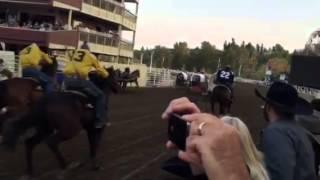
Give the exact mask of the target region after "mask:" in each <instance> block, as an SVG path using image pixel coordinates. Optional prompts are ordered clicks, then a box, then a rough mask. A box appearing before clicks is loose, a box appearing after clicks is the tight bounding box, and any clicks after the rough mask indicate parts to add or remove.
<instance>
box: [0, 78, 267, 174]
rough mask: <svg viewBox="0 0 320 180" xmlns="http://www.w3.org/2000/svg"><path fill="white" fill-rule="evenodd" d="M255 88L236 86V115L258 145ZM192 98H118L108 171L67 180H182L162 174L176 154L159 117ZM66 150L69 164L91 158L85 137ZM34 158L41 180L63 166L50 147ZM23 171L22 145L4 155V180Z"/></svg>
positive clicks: (159, 94) (106, 153)
mask: <svg viewBox="0 0 320 180" xmlns="http://www.w3.org/2000/svg"><path fill="white" fill-rule="evenodd" d="M253 90H254V86H253V85H248V84H237V85H236V88H235V102H234V104H233V107H232V114H233V115H234V116H239V117H241V119H243V120H244V121H245V122H246V124H247V125H248V126H249V128H250V130H251V133H252V134H253V136H254V139H255V141H256V142H258V141H259V131H260V130H261V129H262V128H263V127H264V125H265V122H264V120H263V117H262V111H261V109H260V108H259V107H260V105H261V104H262V102H261V101H260V100H259V99H257V98H256V97H255V96H254V93H253ZM188 95H189V94H188V93H187V92H186V90H184V89H137V90H130V92H128V93H126V94H119V95H115V96H113V97H112V99H111V106H110V119H111V122H112V126H111V127H109V128H107V129H106V131H105V136H104V139H103V142H102V144H103V145H102V148H101V154H100V155H99V159H100V160H101V161H102V162H103V165H104V170H102V171H100V172H94V171H91V170H90V168H89V167H88V166H86V165H85V166H82V167H80V168H78V169H76V170H73V171H71V172H68V174H67V176H66V178H65V179H66V180H175V179H177V180H178V178H176V177H175V176H172V175H170V174H167V173H166V172H164V171H162V170H161V163H162V162H163V161H165V160H166V159H168V158H170V157H171V156H172V155H173V154H172V153H171V152H167V151H166V150H165V147H164V143H165V141H166V138H167V133H166V125H167V124H166V122H164V121H162V120H161V119H160V115H161V113H162V111H163V110H164V108H165V107H166V105H167V104H168V102H169V101H170V100H171V99H173V98H177V97H181V96H188ZM197 99H198V104H199V106H200V107H201V108H202V110H203V111H206V112H208V110H209V104H207V103H206V102H205V100H204V98H203V97H197ZM62 151H63V153H64V154H65V156H66V157H67V159H68V160H70V161H84V160H87V159H88V158H87V157H88V146H87V139H86V136H85V134H84V133H82V134H81V135H79V136H78V137H77V138H75V139H73V140H71V141H69V142H66V143H64V144H63V145H62ZM34 154H35V155H34V156H35V157H34V159H35V166H36V170H37V176H38V179H40V180H53V179H56V176H55V174H56V172H57V170H58V165H57V162H56V160H55V159H54V158H53V155H52V154H51V153H50V152H49V150H48V149H47V148H46V146H45V145H41V146H39V147H38V148H37V149H36V150H35V153H34ZM24 169H25V161H24V154H23V147H22V146H19V147H18V149H17V152H15V153H12V154H8V153H3V152H0V180H17V179H19V177H21V175H23V173H24Z"/></svg>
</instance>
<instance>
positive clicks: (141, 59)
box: [140, 52, 144, 64]
mask: <svg viewBox="0 0 320 180" xmlns="http://www.w3.org/2000/svg"><path fill="white" fill-rule="evenodd" d="M143 55H144V53H143V52H141V55H140V64H142V63H143V58H144V56H143Z"/></svg>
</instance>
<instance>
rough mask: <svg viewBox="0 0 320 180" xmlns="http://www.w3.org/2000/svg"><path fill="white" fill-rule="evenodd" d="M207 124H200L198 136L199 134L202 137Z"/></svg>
mask: <svg viewBox="0 0 320 180" xmlns="http://www.w3.org/2000/svg"><path fill="white" fill-rule="evenodd" d="M206 124H207V123H206V122H202V123H200V124H199V126H198V134H199V135H200V136H202V134H203V127H204V126H205V125H206Z"/></svg>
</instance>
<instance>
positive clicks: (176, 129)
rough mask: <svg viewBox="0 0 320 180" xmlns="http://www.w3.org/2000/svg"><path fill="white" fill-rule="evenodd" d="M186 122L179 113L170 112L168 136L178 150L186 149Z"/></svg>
mask: <svg viewBox="0 0 320 180" xmlns="http://www.w3.org/2000/svg"><path fill="white" fill-rule="evenodd" d="M188 133H189V132H188V124H187V122H186V121H184V120H183V119H182V118H181V116H180V115H178V114H172V115H171V116H170V118H169V125H168V136H169V140H170V141H171V142H172V143H174V144H175V145H176V146H177V147H178V148H179V149H180V150H186V139H187V137H188Z"/></svg>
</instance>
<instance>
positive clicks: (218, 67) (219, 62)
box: [217, 58, 221, 72]
mask: <svg viewBox="0 0 320 180" xmlns="http://www.w3.org/2000/svg"><path fill="white" fill-rule="evenodd" d="M220 66H221V59H220V58H219V61H218V66H217V72H218V71H219V69H220Z"/></svg>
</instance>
